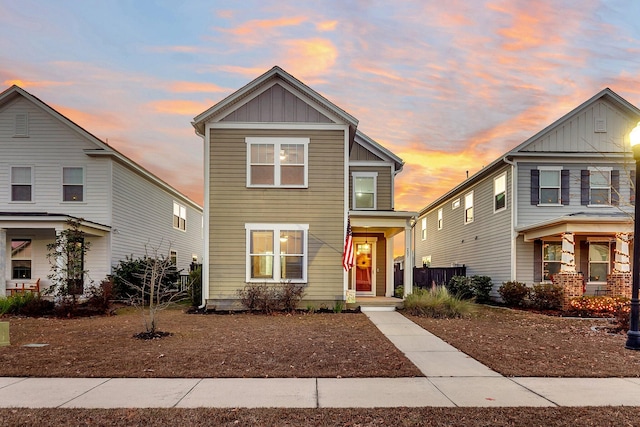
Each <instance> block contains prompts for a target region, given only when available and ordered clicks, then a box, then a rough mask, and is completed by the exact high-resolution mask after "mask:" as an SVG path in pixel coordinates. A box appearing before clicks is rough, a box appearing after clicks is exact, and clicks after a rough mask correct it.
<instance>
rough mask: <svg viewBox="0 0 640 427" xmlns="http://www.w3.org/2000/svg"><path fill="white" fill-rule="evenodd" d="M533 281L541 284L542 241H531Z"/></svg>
mask: <svg viewBox="0 0 640 427" xmlns="http://www.w3.org/2000/svg"><path fill="white" fill-rule="evenodd" d="M533 281H534V282H535V283H540V282H542V240H534V241H533Z"/></svg>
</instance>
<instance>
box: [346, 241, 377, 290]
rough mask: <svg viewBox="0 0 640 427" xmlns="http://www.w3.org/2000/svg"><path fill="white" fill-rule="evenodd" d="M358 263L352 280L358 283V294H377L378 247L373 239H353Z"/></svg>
mask: <svg viewBox="0 0 640 427" xmlns="http://www.w3.org/2000/svg"><path fill="white" fill-rule="evenodd" d="M353 241H354V248H353V250H354V251H355V258H356V265H355V268H353V269H352V270H351V271H353V276H352V280H353V282H354V283H355V285H356V295H369V296H375V294H376V285H375V283H376V280H375V279H376V256H375V255H376V254H375V252H376V247H375V241H371V239H360V238H357V239H353Z"/></svg>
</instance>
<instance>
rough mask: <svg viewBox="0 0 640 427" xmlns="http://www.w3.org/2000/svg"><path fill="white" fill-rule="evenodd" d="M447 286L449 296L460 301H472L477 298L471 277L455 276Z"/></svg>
mask: <svg viewBox="0 0 640 427" xmlns="http://www.w3.org/2000/svg"><path fill="white" fill-rule="evenodd" d="M445 286H446V288H447V291H449V294H451V295H455V296H457V297H458V298H460V299H471V298H473V297H474V296H475V295H474V293H473V284H472V281H471V277H466V276H453V277H452V278H451V279H450V280H449V283H447V284H446V285H445Z"/></svg>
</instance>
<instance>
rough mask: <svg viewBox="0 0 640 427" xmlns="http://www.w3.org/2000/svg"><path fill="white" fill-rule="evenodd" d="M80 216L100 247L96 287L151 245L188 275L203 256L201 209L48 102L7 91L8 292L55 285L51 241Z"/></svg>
mask: <svg viewBox="0 0 640 427" xmlns="http://www.w3.org/2000/svg"><path fill="white" fill-rule="evenodd" d="M79 218H82V219H83V221H82V230H83V231H84V232H85V233H86V239H85V240H86V241H87V242H90V243H91V246H90V248H89V251H88V252H87V254H86V259H85V260H84V268H85V269H86V270H88V271H89V278H88V280H89V281H93V282H95V283H96V284H99V283H100V281H101V280H103V279H104V278H105V277H106V276H107V275H108V274H110V273H111V268H112V266H114V265H115V264H117V263H118V261H120V260H124V259H125V257H126V256H128V255H133V256H134V257H142V256H144V255H145V250H146V249H145V247H148V249H149V250H150V251H151V250H153V249H158V251H159V254H162V255H164V256H171V257H173V258H175V259H176V265H177V267H178V268H179V269H184V270H186V271H188V269H189V265H190V263H191V262H192V261H194V260H197V261H201V259H202V247H203V244H202V242H203V234H202V208H201V207H200V206H198V205H197V204H196V203H194V202H193V201H191V200H189V199H188V198H187V197H186V196H184V195H183V194H181V193H180V192H178V191H177V190H175V189H174V188H172V187H171V186H169V185H168V184H166V183H165V182H163V181H162V180H160V179H159V178H157V177H156V176H154V175H152V174H151V173H150V172H148V171H146V170H145V169H143V168H142V167H140V166H139V165H137V164H136V163H134V162H133V161H131V160H130V159H128V158H127V157H125V156H124V155H122V154H121V153H119V152H117V151H116V150H114V149H113V148H112V147H110V146H109V145H107V144H106V143H104V142H103V141H101V140H100V139H98V138H96V137H95V136H94V135H92V134H90V133H89V132H87V131H86V130H84V129H83V128H81V127H80V126H78V125H77V124H75V123H73V122H72V121H71V120H69V119H68V118H66V117H65V116H63V115H62V114H60V113H59V112H57V111H56V110H54V109H53V108H51V107H50V106H48V105H47V104H45V103H44V102H42V101H41V100H40V99H38V98H36V97H35V96H33V95H31V94H30V93H28V92H27V91H25V90H23V89H21V88H19V87H18V86H12V87H10V88H9V89H7V90H5V91H4V92H2V93H0V295H4V293H5V289H6V287H9V288H11V287H14V286H15V285H16V284H22V283H25V282H35V281H37V280H38V279H40V285H41V288H46V287H47V286H48V285H49V284H50V282H49V280H48V278H47V276H48V275H49V274H50V273H51V264H50V262H49V260H48V259H47V253H48V251H47V244H50V243H53V242H54V241H55V237H56V233H60V232H62V231H63V230H64V229H65V227H66V223H67V220H68V219H79ZM169 247H170V248H169ZM88 284H90V283H89V282H87V283H85V285H88Z"/></svg>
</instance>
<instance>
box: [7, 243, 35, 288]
mask: <svg viewBox="0 0 640 427" xmlns="http://www.w3.org/2000/svg"><path fill="white" fill-rule="evenodd" d="M11 278H12V279H14V280H23V279H25V280H29V279H31V239H11Z"/></svg>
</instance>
